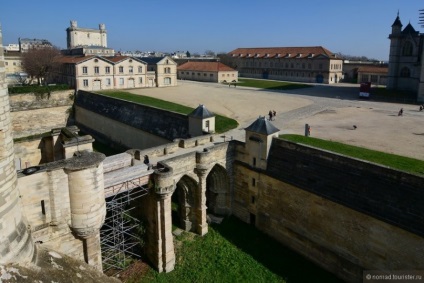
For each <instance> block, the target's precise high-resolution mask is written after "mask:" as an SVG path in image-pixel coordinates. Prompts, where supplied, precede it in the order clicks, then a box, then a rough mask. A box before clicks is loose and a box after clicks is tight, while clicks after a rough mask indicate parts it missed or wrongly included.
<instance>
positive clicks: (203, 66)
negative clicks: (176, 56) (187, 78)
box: [178, 62, 235, 72]
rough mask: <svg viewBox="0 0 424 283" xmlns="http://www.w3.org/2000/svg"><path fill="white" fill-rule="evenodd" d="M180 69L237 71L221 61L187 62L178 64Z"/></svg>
mask: <svg viewBox="0 0 424 283" xmlns="http://www.w3.org/2000/svg"><path fill="white" fill-rule="evenodd" d="M178 70H186V71H203V72H216V71H217V70H219V71H235V70H234V69H233V68H231V67H228V66H227V65H224V64H222V63H221V62H187V63H184V64H182V65H180V66H178Z"/></svg>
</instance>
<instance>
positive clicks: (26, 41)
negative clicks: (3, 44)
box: [19, 38, 53, 52]
mask: <svg viewBox="0 0 424 283" xmlns="http://www.w3.org/2000/svg"><path fill="white" fill-rule="evenodd" d="M46 47H47V48H49V47H50V48H51V47H53V45H52V44H51V43H50V41H48V40H46V39H36V38H34V39H32V38H19V50H20V51H21V52H27V51H28V50H29V49H39V48H46Z"/></svg>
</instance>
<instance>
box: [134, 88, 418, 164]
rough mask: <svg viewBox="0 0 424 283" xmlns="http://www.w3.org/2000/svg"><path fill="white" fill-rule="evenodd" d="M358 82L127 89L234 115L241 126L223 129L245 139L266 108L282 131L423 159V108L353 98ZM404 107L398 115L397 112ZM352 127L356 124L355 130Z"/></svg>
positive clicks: (356, 96)
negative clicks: (294, 86) (283, 86)
mask: <svg viewBox="0 0 424 283" xmlns="http://www.w3.org/2000/svg"><path fill="white" fill-rule="evenodd" d="M358 91H359V87H358V85H352V84H337V85H331V86H329V85H314V87H312V88H306V89H297V90H289V91H284V92H283V91H267V90H262V89H254V88H245V87H228V86H226V85H221V84H216V83H200V82H191V81H179V85H178V86H176V87H169V88H145V89H137V90H131V92H132V93H135V94H141V95H146V96H153V97H157V98H159V99H163V100H168V101H172V102H176V103H179V104H183V105H187V106H191V107H197V106H198V105H199V104H204V105H205V106H206V107H207V108H208V109H209V110H210V111H212V112H215V113H219V114H221V115H225V116H227V117H231V118H233V119H236V120H237V121H238V122H239V124H240V126H239V127H238V128H237V129H235V130H232V131H229V132H227V133H226V136H231V137H233V138H234V139H238V140H244V133H245V132H244V128H245V127H247V126H249V125H250V124H251V123H252V122H253V121H254V120H255V119H256V118H258V117H259V116H266V115H267V114H268V111H269V110H275V111H276V112H277V116H276V119H275V120H274V121H272V123H273V124H274V125H275V126H276V127H277V128H279V129H280V133H282V134H286V133H288V134H300V135H303V134H304V128H305V124H309V125H310V127H311V136H313V137H317V138H323V139H329V140H334V141H339V142H343V143H347V144H352V145H357V146H362V147H366V148H370V149H375V150H380V151H384V152H389V153H395V154H399V155H403V156H409V157H413V158H418V159H421V160H424V129H423V126H422V125H423V122H424V111H422V112H420V111H419V107H418V105H409V104H399V103H384V102H374V101H372V100H359V99H358ZM400 108H403V110H404V112H403V116H401V117H399V116H398V115H397V113H398V111H399V109H400ZM353 125H356V126H357V129H356V130H355V129H354V127H353Z"/></svg>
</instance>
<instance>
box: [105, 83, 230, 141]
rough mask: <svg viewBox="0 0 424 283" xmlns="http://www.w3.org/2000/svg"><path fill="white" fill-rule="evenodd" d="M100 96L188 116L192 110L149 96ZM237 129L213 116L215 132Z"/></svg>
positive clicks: (121, 93) (109, 93) (110, 93)
mask: <svg viewBox="0 0 424 283" xmlns="http://www.w3.org/2000/svg"><path fill="white" fill-rule="evenodd" d="M101 94H103V95H106V96H110V97H114V98H119V99H123V100H127V101H131V102H135V103H139V104H143V105H147V106H152V107H156V108H160V109H163V110H168V111H173V112H177V113H180V114H185V115H188V114H190V113H191V112H192V111H193V110H194V108H191V107H188V106H184V105H181V104H177V103H173V102H169V101H166V100H162V99H158V98H154V97H150V96H144V95H137V94H132V93H129V92H125V91H102V92H101ZM237 127H238V122H237V121H236V120H234V119H231V118H228V117H224V116H222V115H218V114H215V132H216V133H218V134H220V133H224V132H226V131H229V130H232V129H235V128H237Z"/></svg>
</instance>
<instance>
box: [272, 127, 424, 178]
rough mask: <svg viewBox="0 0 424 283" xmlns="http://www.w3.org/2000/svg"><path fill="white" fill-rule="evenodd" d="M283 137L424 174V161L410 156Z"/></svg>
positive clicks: (302, 137) (313, 139)
mask: <svg viewBox="0 0 424 283" xmlns="http://www.w3.org/2000/svg"><path fill="white" fill-rule="evenodd" d="M279 137H280V138H282V139H285V140H288V141H292V142H296V143H302V144H306V145H310V146H313V147H317V148H321V149H325V150H328V151H332V152H336V153H339V154H343V155H346V156H350V157H354V158H358V159H362V160H366V161H369V162H373V163H377V164H381V165H384V166H388V167H391V168H393V169H397V170H401V171H405V172H408V173H412V174H418V175H424V161H423V160H419V159H414V158H410V157H405V156H400V155H395V154H391V153H385V152H381V151H376V150H372V149H366V148H362V147H357V146H353V145H347V144H343V143H340V142H335V141H328V140H322V139H317V138H313V137H305V136H302V135H288V134H286V135H280V136H279Z"/></svg>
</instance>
